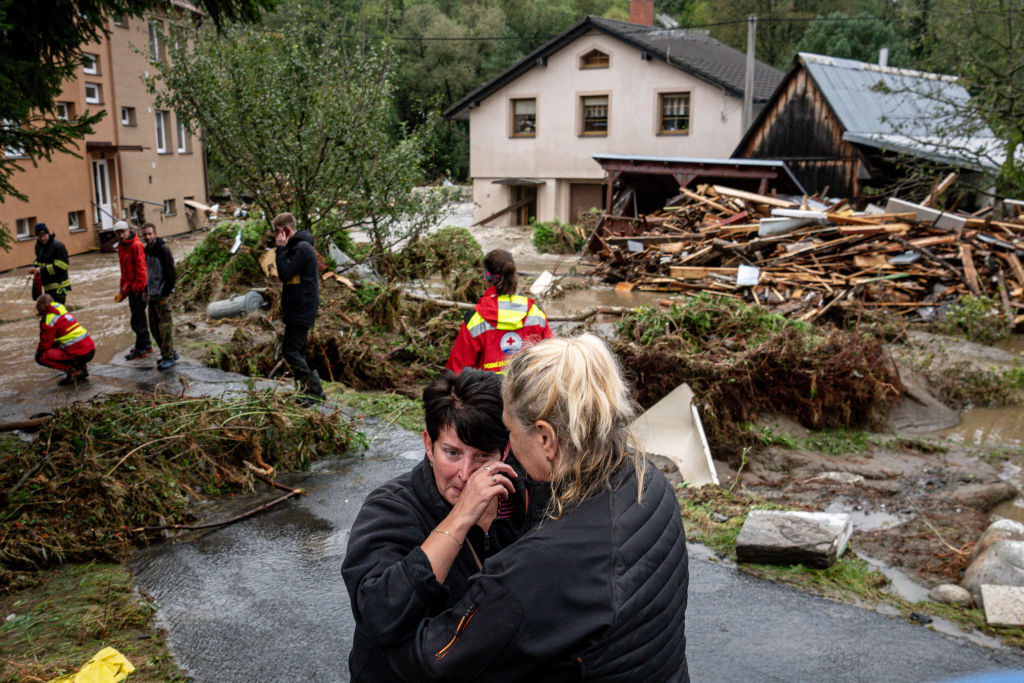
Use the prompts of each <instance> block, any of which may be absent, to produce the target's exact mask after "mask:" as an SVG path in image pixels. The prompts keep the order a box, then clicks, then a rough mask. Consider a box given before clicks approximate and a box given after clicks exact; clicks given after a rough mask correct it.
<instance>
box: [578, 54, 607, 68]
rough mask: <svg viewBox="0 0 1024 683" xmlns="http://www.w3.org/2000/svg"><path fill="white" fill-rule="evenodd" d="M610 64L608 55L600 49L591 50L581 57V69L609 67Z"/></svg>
mask: <svg viewBox="0 0 1024 683" xmlns="http://www.w3.org/2000/svg"><path fill="white" fill-rule="evenodd" d="M608 64H609V57H608V55H607V54H606V53H604V52H601V51H600V50H591V51H590V52H588V53H586V54H585V55H583V56H582V57H580V68H581V69H607V68H608Z"/></svg>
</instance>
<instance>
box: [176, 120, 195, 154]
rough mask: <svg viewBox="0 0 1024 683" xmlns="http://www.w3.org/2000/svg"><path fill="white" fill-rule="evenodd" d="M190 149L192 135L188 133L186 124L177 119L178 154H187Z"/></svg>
mask: <svg viewBox="0 0 1024 683" xmlns="http://www.w3.org/2000/svg"><path fill="white" fill-rule="evenodd" d="M191 151H192V136H191V135H189V133H188V126H186V125H185V122H184V121H182V120H181V119H178V154H188V153H189V152H191Z"/></svg>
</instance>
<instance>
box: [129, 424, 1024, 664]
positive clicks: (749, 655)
mask: <svg viewBox="0 0 1024 683" xmlns="http://www.w3.org/2000/svg"><path fill="white" fill-rule="evenodd" d="M420 457H422V441H421V440H420V436H419V435H417V434H412V433H410V432H405V431H403V430H399V429H386V430H384V432H383V433H382V434H381V435H380V436H378V437H377V438H376V439H374V440H373V443H372V446H371V449H370V451H369V452H368V453H367V454H366V455H365V456H364V457H361V458H357V459H347V460H338V461H328V462H325V463H320V464H319V465H318V466H317V468H316V470H315V471H314V472H311V473H307V474H303V475H297V476H296V477H295V479H293V481H292V482H291V483H293V484H295V485H301V486H303V487H304V488H306V489H307V490H308V491H309V495H308V496H305V497H303V498H302V499H300V500H298V501H296V502H295V503H294V504H292V503H288V504H287V505H286V506H282V508H281V509H275V510H274V511H271V512H269V513H267V514H264V515H260V516H257V517H255V518H252V519H250V520H247V521H245V522H244V523H241V524H237V525H234V526H231V527H228V528H225V529H222V530H218V531H215V532H212V533H207V534H205V535H203V536H200V537H198V538H196V539H193V540H191V541H188V542H179V543H177V544H174V545H165V546H158V547H154V548H151V549H149V550H146V551H142V552H140V553H139V554H138V555H137V557H136V558H135V561H134V562H133V567H134V569H135V571H136V576H137V577H138V579H139V582H140V585H141V586H142V588H143V589H144V590H146V591H147V592H148V593H150V594H151V595H152V596H154V598H155V599H156V601H157V603H158V605H159V606H160V611H159V613H158V618H159V619H160V620H161V622H162V623H163V625H164V626H165V627H166V628H167V629H168V631H169V634H170V645H171V648H172V650H173V651H174V653H175V657H176V659H177V661H178V663H179V664H180V665H181V666H182V667H183V668H185V669H186V670H187V671H188V672H189V673H190V674H191V675H193V676H194V677H195V679H196V680H198V681H294V680H316V681H344V680H347V678H348V674H347V654H348V650H349V647H350V643H351V637H352V623H351V616H350V613H349V606H348V597H347V594H346V592H345V588H344V585H343V584H342V581H341V576H340V567H341V561H342V558H343V556H344V552H345V546H346V544H347V539H348V532H349V529H350V525H351V523H352V521H353V519H354V517H355V514H356V512H357V510H358V508H359V505H360V504H361V502H362V499H363V497H364V496H365V495H366V494H367V493H368V492H369V491H370V490H372V489H373V488H374V487H375V486H376V485H377V484H378V483H380V482H382V481H384V480H386V479H388V478H390V477H391V476H394V475H395V474H397V473H398V472H401V471H403V470H404V469H407V468H409V467H411V466H412V465H413V464H414V462H415V461H416V460H418V459H419V458H420ZM251 504H252V501H240V500H236V501H234V502H233V503H232V505H233V506H234V509H227V510H221V511H220V512H219V513H218V514H221V515H228V514H232V513H233V512H235V511H237V509H241V508H245V507H248V506H251ZM690 576H691V579H690V604H689V608H688V609H687V629H686V630H687V639H688V646H687V653H688V658H689V663H690V674H691V677H692V679H693V680H695V681H806V680H827V681H891V680H899V681H938V680H946V679H950V678H955V677H958V676H964V675H967V674H970V673H977V672H983V671H993V670H999V669H1003V670H1005V669H1022V670H1024V655H1021V654H1018V653H1015V652H1012V651H1009V650H994V649H990V648H987V647H983V646H981V645H978V644H975V643H972V642H969V641H968V640H966V639H964V638H954V637H949V636H945V635H943V634H941V633H937V632H935V631H933V630H930V629H929V628H925V627H921V626H918V625H915V624H912V623H910V622H907V621H905V620H903V619H900V618H892V617H889V616H886V615H884V614H880V613H878V612H875V611H872V610H868V609H863V608H859V607H855V606H851V605H844V604H839V603H836V602H832V601H829V600H825V599H822V598H818V597H815V596H812V595H808V594H805V593H801V592H799V591H797V590H795V589H792V588H789V587H786V586H782V585H778V584H774V583H771V582H768V581H763V580H760V579H756V578H753V577H750V576H748V575H746V574H744V573H743V572H740V571H738V570H737V569H736V568H734V567H731V566H727V565H724V564H721V563H716V562H712V561H708V560H704V559H699V558H697V557H691V559H690Z"/></svg>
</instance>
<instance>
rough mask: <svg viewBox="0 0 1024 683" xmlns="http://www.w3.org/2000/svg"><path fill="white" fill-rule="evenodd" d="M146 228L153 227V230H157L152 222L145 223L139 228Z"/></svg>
mask: <svg viewBox="0 0 1024 683" xmlns="http://www.w3.org/2000/svg"><path fill="white" fill-rule="evenodd" d="M146 228H153V232H156V226H155V225H153V224H152V223H143V224H142V227H141V228H139V230H145V229H146Z"/></svg>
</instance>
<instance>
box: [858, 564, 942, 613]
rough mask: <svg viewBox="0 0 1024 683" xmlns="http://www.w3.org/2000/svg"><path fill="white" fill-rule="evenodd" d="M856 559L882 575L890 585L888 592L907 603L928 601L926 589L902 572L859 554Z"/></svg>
mask: <svg viewBox="0 0 1024 683" xmlns="http://www.w3.org/2000/svg"><path fill="white" fill-rule="evenodd" d="M857 557H859V558H860V559H862V560H864V561H865V562H867V563H868V564H870V565H871V568H872V569H874V570H876V571H878V572H881V573H882V574H884V575H885V577H886V578H887V579H889V583H890V584H891V585H890V587H889V590H891V591H892V592H893V593H895V594H896V595H898V596H899V597H901V598H903V599H904V600H906V601H907V602H924V601H925V600H927V599H928V589H927V588H925V587H924V586H922V585H921V584H919V583H917V582H916V581H914V580H913V579H911V578H910V577H909V576H907V575H906V574H905V573H904V572H903V570H901V569H897V568H896V567H890V566H889V565H887V564H885V563H884V562H881V561H879V560H876V559H874V558H872V557H868V556H867V555H862V554H860V553H857Z"/></svg>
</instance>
